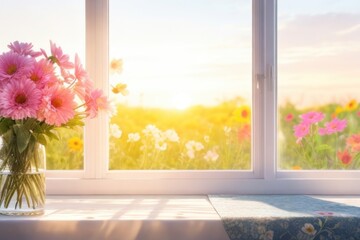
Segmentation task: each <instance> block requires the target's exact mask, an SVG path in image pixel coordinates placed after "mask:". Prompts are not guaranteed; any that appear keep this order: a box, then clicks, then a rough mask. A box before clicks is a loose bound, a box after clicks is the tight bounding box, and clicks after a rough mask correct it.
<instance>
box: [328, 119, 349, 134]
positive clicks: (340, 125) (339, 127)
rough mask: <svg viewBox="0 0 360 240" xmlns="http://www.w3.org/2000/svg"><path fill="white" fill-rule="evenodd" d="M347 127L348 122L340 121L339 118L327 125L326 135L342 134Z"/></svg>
mask: <svg viewBox="0 0 360 240" xmlns="http://www.w3.org/2000/svg"><path fill="white" fill-rule="evenodd" d="M346 125H347V121H346V120H345V119H344V120H339V119H337V118H334V119H333V120H331V121H330V122H327V123H325V128H326V134H333V133H337V132H342V131H343V130H344V129H345V127H346Z"/></svg>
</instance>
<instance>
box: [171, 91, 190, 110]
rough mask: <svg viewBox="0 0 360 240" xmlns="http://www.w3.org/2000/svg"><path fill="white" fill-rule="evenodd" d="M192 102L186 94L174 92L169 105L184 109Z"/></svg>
mask: <svg viewBox="0 0 360 240" xmlns="http://www.w3.org/2000/svg"><path fill="white" fill-rule="evenodd" d="M191 104H192V102H191V97H190V95H188V94H184V93H176V94H174V96H173V97H172V99H171V105H172V107H173V108H175V109H178V110H184V109H186V108H188V107H190V106H191Z"/></svg>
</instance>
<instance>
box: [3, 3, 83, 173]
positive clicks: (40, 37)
mask: <svg viewBox="0 0 360 240" xmlns="http://www.w3.org/2000/svg"><path fill="white" fill-rule="evenodd" d="M0 32H1V45H0V53H3V52H5V51H6V52H7V51H8V50H9V49H8V48H7V45H8V44H9V43H12V42H14V41H19V42H27V43H32V44H33V46H34V48H33V49H34V50H37V51H39V50H40V48H42V49H44V50H45V51H46V52H47V53H49V52H50V40H51V41H53V42H54V43H56V45H57V46H60V47H61V48H62V50H63V52H64V53H65V54H68V55H69V56H70V59H71V61H72V62H73V61H74V57H75V53H77V54H78V55H79V57H80V59H81V60H82V63H83V65H84V64H85V2H84V1H73V0H63V1H57V0H32V1H31V2H30V1H26V0H2V1H1V3H0ZM61 133H62V134H61V136H62V138H61V140H60V141H53V142H52V143H51V144H49V145H48V147H47V148H46V151H47V169H82V168H83V150H82V142H83V140H82V133H83V131H82V129H80V130H78V131H75V130H62V131H61Z"/></svg>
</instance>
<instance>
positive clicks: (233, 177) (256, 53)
mask: <svg viewBox="0 0 360 240" xmlns="http://www.w3.org/2000/svg"><path fill="white" fill-rule="evenodd" d="M252 2H253V10H252V14H253V17H252V18H253V46H252V48H253V71H252V75H253V89H252V94H253V97H252V109H253V124H252V126H253V127H252V128H253V130H252V131H253V132H252V136H253V138H252V169H251V170H249V171H237V170H221V171H212V170H205V171H203V170H202V171H196V170H191V171H190V170H186V171H185V170H184V171H181V170H178V171H165V170H164V171H163V170H162V171H152V170H138V171H133V170H126V171H125V170H124V171H122V170H119V171H108V170H107V169H108V161H107V159H108V157H109V153H108V139H109V138H108V136H109V133H108V128H107V126H108V123H109V120H108V118H107V116H106V115H104V114H101V115H100V116H99V117H98V118H96V119H92V120H88V121H87V122H86V128H85V132H84V135H85V160H84V170H81V171H48V172H47V174H46V175H47V192H48V194H360V189H359V188H358V187H357V186H359V185H360V171H316V170H313V171H296V172H294V171H279V170H277V167H276V166H277V164H276V156H277V149H276V148H277V136H276V135H277V120H276V119H277V99H276V98H277V91H276V90H277V77H276V76H277V71H276V69H277V67H276V62H277V61H276V56H277V54H276V53H277V49H276V45H277V41H276V35H277V27H276V26H277V24H276V21H277V20H276V19H277V0H253V1H252ZM108 64H109V0H86V68H87V70H88V72H89V74H90V76H91V77H92V78H93V79H94V81H95V86H96V87H98V88H101V89H103V91H104V92H108V91H109V83H108V81H107V80H108V75H109V73H108V66H109V65H108Z"/></svg>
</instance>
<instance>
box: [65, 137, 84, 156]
mask: <svg viewBox="0 0 360 240" xmlns="http://www.w3.org/2000/svg"><path fill="white" fill-rule="evenodd" d="M68 147H69V149H70V150H71V151H74V152H76V151H82V149H83V141H82V140H81V139H80V138H78V137H72V138H70V139H69V140H68Z"/></svg>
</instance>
